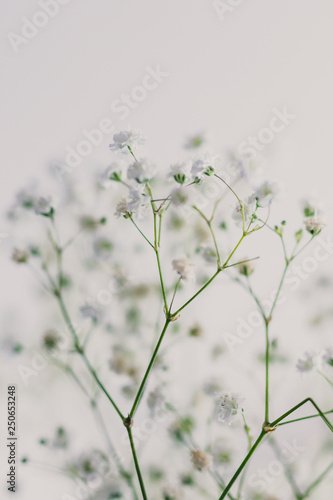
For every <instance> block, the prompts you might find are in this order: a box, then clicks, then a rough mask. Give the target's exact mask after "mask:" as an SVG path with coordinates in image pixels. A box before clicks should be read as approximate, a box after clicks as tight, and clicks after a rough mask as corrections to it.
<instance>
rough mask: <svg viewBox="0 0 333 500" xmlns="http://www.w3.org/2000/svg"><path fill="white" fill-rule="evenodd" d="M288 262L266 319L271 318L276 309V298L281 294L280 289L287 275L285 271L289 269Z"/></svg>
mask: <svg viewBox="0 0 333 500" xmlns="http://www.w3.org/2000/svg"><path fill="white" fill-rule="evenodd" d="M289 263H290V262H289V261H287V263H286V265H285V268H284V270H283V274H282V278H281V280H280V283H279V286H278V290H277V292H276V295H275V298H274V302H273V304H272V307H271V310H270V312H269V314H268V318H271V317H272V314H273V312H274V309H275V307H276V304H277V301H278V298H279V296H280V293H281V289H282V285H283V282H284V279H285V277H286V274H287V271H288V267H289Z"/></svg>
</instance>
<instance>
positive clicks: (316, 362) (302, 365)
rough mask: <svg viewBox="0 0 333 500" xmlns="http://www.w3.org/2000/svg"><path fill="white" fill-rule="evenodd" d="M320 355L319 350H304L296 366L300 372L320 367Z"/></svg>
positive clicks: (307, 371) (308, 371) (309, 371)
mask: <svg viewBox="0 0 333 500" xmlns="http://www.w3.org/2000/svg"><path fill="white" fill-rule="evenodd" d="M322 361H323V359H322V356H321V354H320V353H319V352H315V351H306V352H305V353H304V354H303V356H302V357H301V358H299V359H298V361H297V363H296V368H297V370H298V371H299V372H301V373H303V374H304V373H311V372H312V371H316V370H318V369H320V368H321V367H322Z"/></svg>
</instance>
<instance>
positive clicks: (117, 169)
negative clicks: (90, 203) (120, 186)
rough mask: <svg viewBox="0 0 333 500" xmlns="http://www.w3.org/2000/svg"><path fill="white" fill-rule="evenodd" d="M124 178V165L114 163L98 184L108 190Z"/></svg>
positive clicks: (106, 170)
mask: <svg viewBox="0 0 333 500" xmlns="http://www.w3.org/2000/svg"><path fill="white" fill-rule="evenodd" d="M121 177H122V165H120V164H119V163H118V162H113V163H111V165H109V166H108V167H107V168H106V169H105V170H104V171H103V172H102V173H101V174H100V175H99V178H98V184H99V185H100V186H101V187H103V188H105V189H107V188H109V187H110V186H111V185H112V183H114V182H119V181H120V180H121Z"/></svg>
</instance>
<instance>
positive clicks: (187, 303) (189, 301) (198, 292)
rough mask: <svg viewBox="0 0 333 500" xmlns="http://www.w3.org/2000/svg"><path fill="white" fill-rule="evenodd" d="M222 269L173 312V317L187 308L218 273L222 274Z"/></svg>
mask: <svg viewBox="0 0 333 500" xmlns="http://www.w3.org/2000/svg"><path fill="white" fill-rule="evenodd" d="M220 272H221V269H218V270H217V271H216V273H215V274H214V275H213V276H212V277H211V278H210V279H209V280H208V281H207V282H206V283H205V284H204V285H203V286H202V287H201V288H200V290H198V291H197V292H196V293H195V294H194V295H193V296H192V297H191V298H190V299H189V300H188V301H187V302H185V304H183V305H182V306H181V307H180V308H179V309H177V311H176V312H174V313H173V314H172V316H171V317H172V318H174V317H176V316H177V315H178V314H179V313H180V312H181V311H182V310H183V309H185V307H186V306H188V305H189V304H190V303H191V302H192V301H193V300H194V299H195V298H196V297H197V296H198V295H200V293H201V292H203V291H204V290H205V288H207V286H208V285H210V284H211V282H212V281H213V280H214V279H215V278H216V276H217V275H218V274H220Z"/></svg>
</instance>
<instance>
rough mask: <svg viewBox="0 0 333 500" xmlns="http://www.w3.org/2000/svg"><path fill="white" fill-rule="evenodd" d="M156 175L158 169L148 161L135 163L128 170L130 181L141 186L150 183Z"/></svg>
mask: <svg viewBox="0 0 333 500" xmlns="http://www.w3.org/2000/svg"><path fill="white" fill-rule="evenodd" d="M155 173H156V167H155V166H154V165H151V164H150V163H148V162H147V161H146V160H140V161H135V162H134V163H132V164H131V165H130V166H129V167H128V170H127V177H128V179H131V180H135V181H136V182H138V183H139V184H145V183H146V182H148V181H150V180H151V179H152V178H153V177H154V175H155Z"/></svg>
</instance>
